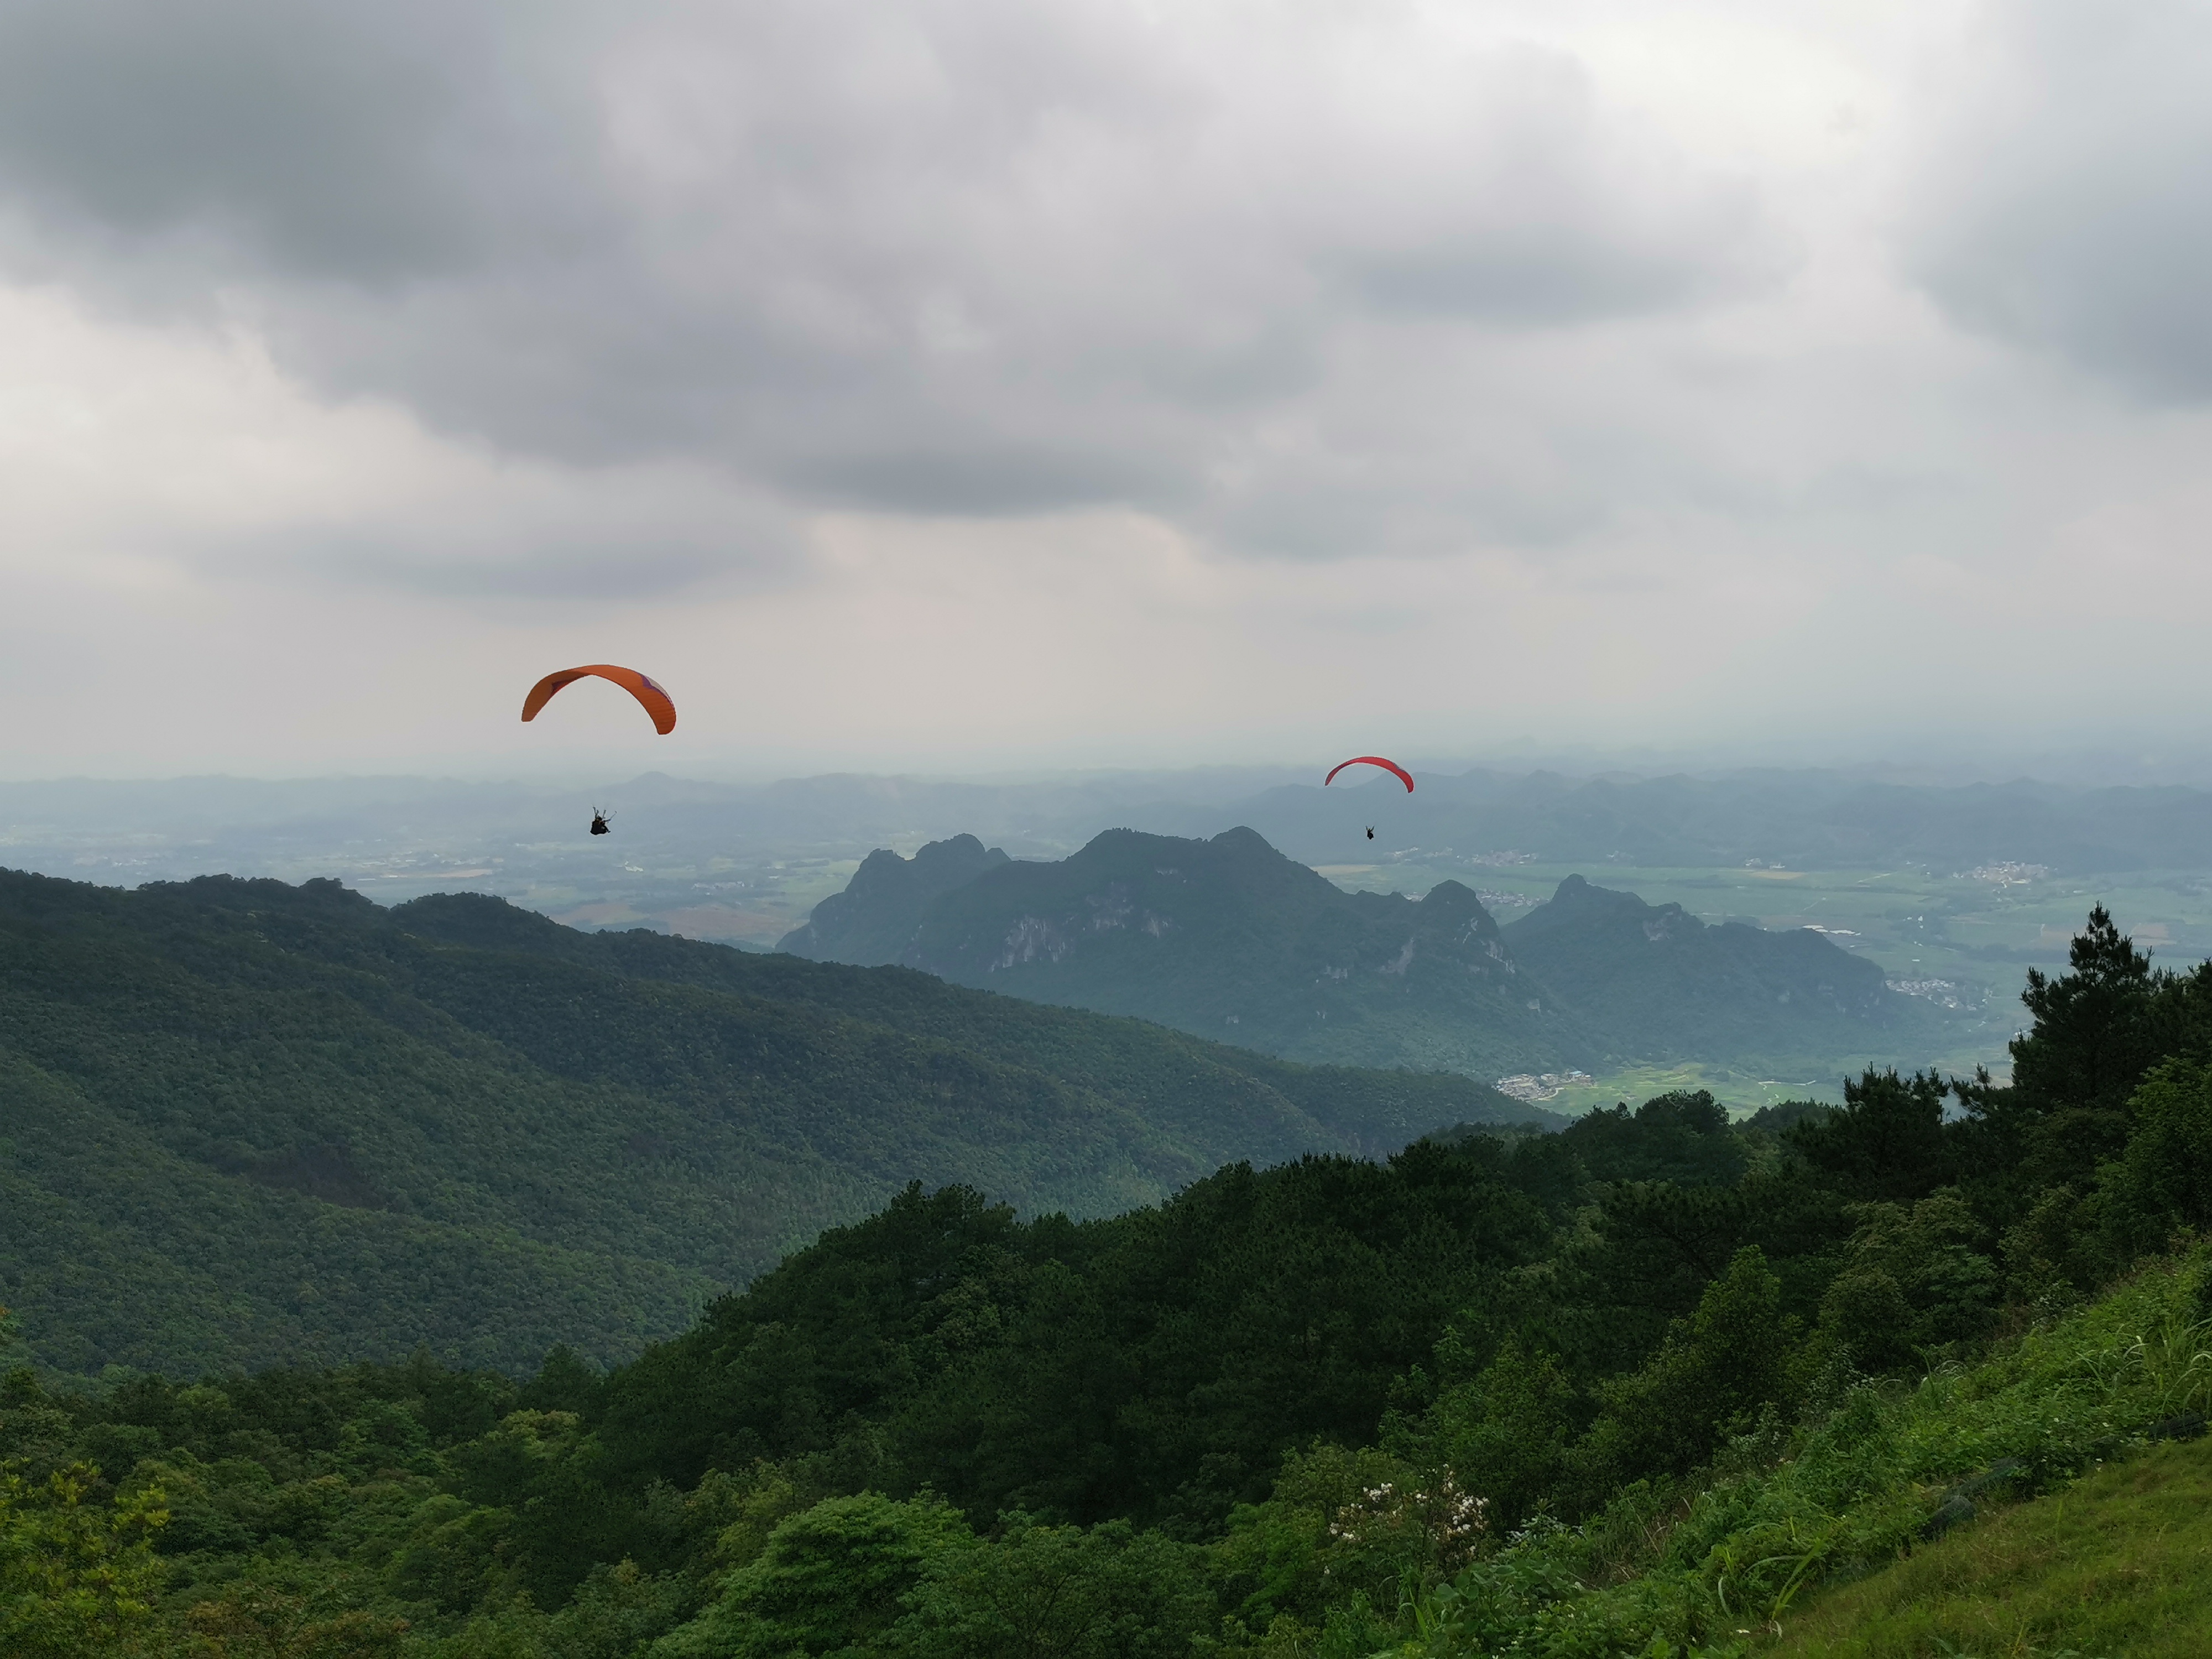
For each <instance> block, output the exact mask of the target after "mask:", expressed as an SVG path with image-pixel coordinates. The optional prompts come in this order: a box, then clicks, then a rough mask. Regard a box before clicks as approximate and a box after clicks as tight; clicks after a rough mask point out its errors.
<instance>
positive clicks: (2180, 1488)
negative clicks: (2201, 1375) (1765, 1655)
mask: <svg viewBox="0 0 2212 1659" xmlns="http://www.w3.org/2000/svg"><path fill="white" fill-rule="evenodd" d="M1769 1651H1770V1653H1771V1655H1773V1656H1775V1659H1939V1656H1941V1659H1950V1656H1954V1655H1955V1656H1960V1659H1965V1656H1972V1659H2059V1656H2062V1655H2079V1656H2081V1659H2121V1656H2126V1659H2185V1656H2187V1659H2197V1656H2202V1655H2204V1654H2208V1653H2212V1443H2208V1442H2204V1441H2198V1442H2196V1443H2191V1444H2185V1445H2167V1446H2160V1447H2156V1448H2154V1449H2150V1450H2148V1451H2146V1452H2144V1453H2142V1454H2141V1455H2137V1456H2135V1457H2132V1458H2130V1459H2128V1460H2127V1461H2125V1462H2122V1463H2119V1464H2117V1465H2112V1466H2108V1467H2106V1468H2103V1469H2100V1470H2099V1471H2097V1472H2096V1473H2094V1474H2091V1475H2089V1476H2087V1478H2086V1479H2084V1480H2081V1481H2079V1482H2077V1483H2076V1484H2075V1485H2074V1486H2069V1487H2068V1488H2066V1489H2064V1490H2063V1491H2062V1492H2057V1493H2054V1494H2053V1495H2051V1497H2048V1498H2040V1499H2038V1500H2037V1501H2035V1502H2033V1503H2029V1504H2019V1505H2016V1506H2015V1507H2014V1508H2012V1509H2009V1510H2003V1511H2001V1512H1998V1513H1996V1514H1993V1515H1989V1516H1984V1518H1982V1519H1980V1520H1978V1521H1977V1522H1974V1523H1973V1524H1972V1525H1970V1526H1967V1527H1965V1528H1960V1529H1959V1530H1958V1531H1955V1532H1954V1533H1952V1534H1950V1535H1949V1536H1948V1537H1945V1538H1943V1539H1942V1540H1940V1541H1937V1542H1936V1543H1935V1544H1932V1545H1929V1546H1928V1547H1925V1548H1923V1549H1922V1550H1920V1551H1919V1552H1917V1553H1915V1554H1914V1555H1912V1556H1911V1557H1910V1558H1909V1559H1905V1560H1904V1561H1900V1562H1899V1563H1898V1564H1897V1565H1894V1566H1892V1567H1889V1568H1887V1570H1885V1571H1881V1572H1880V1573H1877V1574H1876V1575H1875V1576H1874V1577H1871V1578H1868V1579H1865V1580H1863V1581H1862V1582H1860V1583H1856V1584H1851V1585H1848V1586H1846V1587H1844V1588H1843V1589H1837V1590H1835V1591H1833V1592H1832V1593H1830V1594H1829V1595H1826V1596H1824V1597H1823V1598H1821V1599H1820V1601H1818V1602H1816V1603H1814V1605H1813V1606H1812V1607H1810V1608H1809V1609H1808V1610H1807V1611H1806V1612H1805V1613H1803V1614H1802V1615H1801V1616H1800V1617H1798V1618H1796V1619H1795V1620H1791V1621H1790V1625H1789V1626H1788V1628H1787V1630H1786V1632H1785V1633H1784V1636H1783V1638H1782V1639H1781V1640H1780V1641H1778V1643H1776V1644H1774V1646H1773V1647H1772V1648H1771V1650H1769Z"/></svg>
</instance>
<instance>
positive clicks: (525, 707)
mask: <svg viewBox="0 0 2212 1659" xmlns="http://www.w3.org/2000/svg"><path fill="white" fill-rule="evenodd" d="M586 676H595V677H596V678H599V679H603V680H612V681H613V682H614V683H615V684H617V685H619V686H620V687H622V689H623V690H625V691H627V692H629V694H630V696H633V697H635V698H636V699H637V700H638V702H639V704H640V705H641V707H642V708H644V709H645V712H646V713H647V714H650V715H652V716H653V730H654V731H656V732H659V733H660V735H661V736H662V737H664V738H665V737H666V736H667V735H668V734H669V733H670V732H673V731H674V730H675V729H676V703H675V701H674V699H672V698H671V697H670V696H669V695H668V693H667V692H665V691H664V690H661V689H660V687H659V684H656V683H655V682H654V680H653V677H652V676H651V675H648V674H641V673H639V672H638V671H637V670H635V668H618V667H617V666H616V665H614V664H613V663H611V662H593V663H586V664H585V665H583V666H582V667H581V668H564V669H562V671H560V672H559V673H557V674H548V675H547V676H546V677H545V678H544V679H542V680H540V681H538V684H535V685H533V686H532V687H531V688H530V695H529V696H526V697H525V698H524V699H523V700H522V718H523V719H525V720H536V719H537V718H538V710H539V709H541V708H544V707H545V705H546V704H547V703H548V702H551V701H552V698H553V694H554V693H555V692H556V691H558V690H560V689H561V688H562V686H564V685H566V684H568V682H569V681H571V680H580V679H583V678H586Z"/></svg>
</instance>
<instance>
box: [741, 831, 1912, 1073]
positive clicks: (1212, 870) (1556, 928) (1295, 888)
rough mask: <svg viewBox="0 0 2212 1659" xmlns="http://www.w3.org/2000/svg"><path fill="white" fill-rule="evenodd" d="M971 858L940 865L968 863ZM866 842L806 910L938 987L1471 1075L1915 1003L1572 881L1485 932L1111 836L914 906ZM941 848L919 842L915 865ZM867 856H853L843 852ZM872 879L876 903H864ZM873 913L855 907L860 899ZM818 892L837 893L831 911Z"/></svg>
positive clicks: (1454, 902)
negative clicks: (833, 887)
mask: <svg viewBox="0 0 2212 1659" xmlns="http://www.w3.org/2000/svg"><path fill="white" fill-rule="evenodd" d="M969 846H970V848H974V849H975V850H974V851H968V850H965V849H963V853H962V854H959V856H964V857H966V858H967V859H969V860H970V861H971V862H973V861H974V860H975V854H976V853H977V852H980V850H981V849H980V843H975V842H973V841H972V838H971V840H970V842H969ZM894 858H895V855H893V854H885V853H878V854H875V855H874V856H873V857H872V859H871V860H869V862H870V864H871V865H875V866H878V870H877V873H876V874H875V875H874V876H873V877H872V878H871V881H870V883H869V885H868V890H867V892H866V893H863V892H861V891H860V890H859V884H858V883H857V882H856V883H855V884H854V889H852V890H848V891H847V892H846V893H844V894H841V895H839V896H837V898H836V899H833V900H830V901H826V902H825V903H824V905H823V907H822V908H823V909H824V910H829V911H830V912H831V916H832V918H833V920H834V922H835V929H834V930H828V929H823V928H821V927H811V928H807V929H801V930H799V931H798V932H796V933H793V934H792V935H790V936H789V937H788V938H787V939H786V940H785V941H784V947H785V948H786V949H787V950H793V951H802V952H808V953H812V952H821V951H825V942H826V941H827V940H828V939H830V938H831V937H832V936H833V932H834V934H835V936H842V937H847V938H852V939H865V940H866V948H867V949H869V950H870V951H888V950H889V949H890V942H891V940H892V939H893V937H894V936H895V935H896V933H898V931H899V930H900V929H902V928H903V929H905V930H906V936H905V939H904V941H903V943H902V945H899V946H898V948H897V950H896V960H897V961H898V962H900V963H903V964H904V965H906V966H908V967H910V968H919V969H923V970H925V971H927V972H929V973H932V974H935V975H939V977H941V978H944V979H949V980H951V981H954V982H956V983H957V984H962V985H973V986H978V987H988V988H990V989H993V990H998V991H1003V992H1006V993H1007V994H1010V995H1014V996H1020V997H1026V998H1030V999H1032V1000H1036V1001H1041V1002H1054V1003H1061V1004H1066V1005H1072V1006H1078V1007H1085V1008H1094V1009H1097V1010H1100V1011H1102V1012H1113V1013H1125V1014H1137V1015H1140V1016H1142V1017H1144V1018H1147V1019H1154V1020H1158V1021H1159V1022H1160V1023H1161V1024H1168V1025H1174V1026H1176V1027H1179V1028H1180V1029H1182V1030H1187V1031H1194V1032H1199V1033H1202V1034H1204V1035H1206V1036H1216V1037H1220V1038H1223V1039H1225V1040H1226V1041H1229V1042H1237V1043H1242V1044H1248V1045H1249V1046H1251V1047H1253V1048H1260V1049H1262V1050H1264V1051H1266V1052H1267V1053H1270V1054H1283V1055H1287V1056H1291V1057H1293V1058H1297V1059H1302V1060H1326V1061H1332V1062H1336V1063H1340V1064H1356V1065H1361V1066H1389V1065H1407V1066H1416V1067H1423V1068H1426V1067H1437V1066H1442V1067H1447V1068H1449V1069H1452V1070H1455V1071H1461V1072H1464V1073H1468V1075H1470V1076H1474V1077H1490V1078H1494V1077H1498V1076H1500V1075H1504V1074H1506V1073H1513V1072H1524V1071H1542V1070H1550V1069H1554V1068H1556V1067H1559V1066H1567V1065H1585V1066H1588V1065H1596V1064H1602V1063H1608V1062H1613V1061H1619V1060H1677V1059H1699V1060H1739V1059H1743V1058H1747V1057H1769V1056H1776V1055H1810V1054H1819V1055H1843V1054H1857V1053H1861V1052H1863V1053H1866V1054H1875V1053H1877V1052H1890V1051H1893V1050H1894V1048H1895V1046H1896V1045H1897V1043H1898V1042H1899V1040H1900V1039H1901V1038H1902V1039H1911V1038H1913V1037H1916V1036H1924V1035H1925V1034H1926V1032H1927V1031H1928V1030H1929V1028H1930V1026H1931V1024H1933V1018H1932V1016H1930V1015H1929V1012H1927V1011H1925V1010H1923V1009H1922V1008H1921V1007H1919V1006H1917V1005H1916V1004H1914V1003H1912V1002H1911V1000H1909V999H1907V998H1904V997H1900V996H1899V995H1897V994H1894V993H1893V992H1891V991H1890V990H1888V989H1887V987H1886V986H1885V985H1884V983H1883V981H1882V974H1881V969H1880V968H1879V967H1877V966H1876V965H1875V963H1871V962H1869V961H1866V960H1864V959H1863V958H1860V957H1853V956H1851V955H1850V953H1849V952H1847V951H1842V950H1840V949H1838V947H1837V946H1836V945H1833V944H1832V943H1831V942H1830V941H1829V940H1828V939H1826V938H1825V937H1823V936H1822V935H1820V934H1819V933H1814V932H1812V931H1810V930H1808V929H1799V930H1794V931H1791V932H1787V933H1769V932H1766V931H1764V930H1762V929H1760V928H1757V927H1747V926H1742V925H1740V924H1730V925H1728V926H1723V927H1706V926H1705V924H1704V923H1702V922H1700V921H1698V920H1697V919H1696V918H1695V917H1693V916H1691V915H1687V914H1686V913H1685V912H1684V911H1683V910H1682V908H1680V906H1679V905H1664V906H1658V907H1654V906H1650V905H1647V904H1645V903H1644V901H1643V900H1641V899H1639V898H1638V897H1636V896H1634V895H1633V894H1629V893H1616V892H1610V891H1607V890H1605V889H1602V888H1598V887H1593V886H1591V885H1590V884H1589V883H1588V882H1586V881H1584V880H1583V878H1581V877H1579V876H1577V877H1573V878H1569V879H1568V880H1567V881H1565V882H1564V883H1562V884H1560V887H1559V891H1558V893H1557V894H1556V896H1554V897H1553V899H1552V900H1551V901H1550V902H1547V903H1546V904H1544V905H1542V906H1540V907H1539V908H1537V909H1536V910H1534V911H1533V912H1532V913H1531V914H1529V915H1527V916H1525V917H1523V918H1522V919H1521V920H1520V921H1516V922H1515V923H1514V924H1513V925H1512V926H1511V927H1508V928H1505V929H1503V930H1501V929H1500V928H1499V927H1498V923H1497V921H1495V920H1494V919H1493V918H1492V916H1491V915H1490V913H1489V912H1488V911H1487V910H1486V908H1484V907H1483V905H1482V903H1481V902H1480V900H1479V899H1478V898H1477V897H1476V896H1475V895H1474V893H1473V892H1471V891H1470V890H1468V889H1467V888H1466V887H1464V886H1462V884H1460V883H1458V882H1455V881H1447V882H1443V883H1442V884H1438V885H1437V886H1436V887H1434V888H1432V889H1431V890H1430V891H1429V892H1428V893H1427V895H1425V896H1424V897H1422V898H1420V899H1413V898H1410V897H1407V896H1404V895H1401V894H1395V893H1393V894H1387V895H1386V894H1381V893H1368V892H1362V893H1349V892H1346V891H1345V890H1342V889H1340V888H1339V887H1337V886H1336V885H1335V884H1334V883H1331V882H1329V881H1328V880H1327V879H1325V878H1322V876H1320V875H1318V874H1316V872H1314V871H1312V870H1311V869H1309V868H1308V867H1306V866H1304V865H1301V864H1298V863H1297V862H1295V861H1294V860H1291V859H1288V858H1285V856H1284V855H1283V854H1280V853H1279V852H1277V851H1276V850H1275V849H1274V848H1273V847H1270V846H1269V845H1268V844H1267V842H1266V841H1265V840H1264V839H1263V838H1262V837H1261V836H1259V835H1258V834H1257V833H1255V831H1253V830H1251V829H1231V830H1228V831H1226V832H1225V833H1224V834H1222V835H1219V836H1214V837H1212V839H1211V840H1207V841H1192V840H1183V839H1180V838H1176V837H1172V836H1152V835H1145V834H1141V833H1139V832H1137V831H1134V830H1127V829H1115V830H1109V831H1107V832H1106V833H1105V834H1103V835H1101V836H1097V838H1096V839H1095V840H1093V841H1092V842H1091V844H1090V845H1089V846H1087V847H1085V848H1083V849H1082V851H1080V852H1079V853H1077V854H1073V856H1072V857H1069V858H1067V859H1065V860H1059V861H1056V862H1042V861H1039V862H1024V863H1016V862H1006V863H1002V864H994V865H993V866H991V867H989V868H987V869H983V870H981V871H980V872H978V873H977V874H976V875H975V876H974V877H973V878H970V879H969V880H968V881H967V882H965V883H963V884H959V885H957V886H952V887H950V888H948V889H946V890H944V891H943V892H941V893H940V894H939V896H936V897H934V898H933V899H930V900H929V901H928V902H927V903H925V904H923V905H922V906H921V908H920V911H919V914H918V916H916V917H915V919H914V920H912V921H908V916H909V915H913V914H914V913H913V911H912V910H911V908H910V900H911V896H912V893H913V890H914V887H915V884H918V883H919V882H920V881H921V879H922V877H921V875H920V874H919V873H917V875H916V876H915V877H914V878H908V880H907V881H906V882H904V883H902V881H901V880H900V879H899V878H896V876H894V875H893V873H892V872H891V869H890V864H889V863H888V862H881V863H879V861H888V860H894ZM914 863H915V866H921V865H923V864H925V863H927V865H928V866H929V867H930V869H931V870H933V871H937V872H942V871H944V870H946V869H948V868H949V867H950V866H951V858H950V857H948V855H946V854H941V853H938V852H936V851H934V850H933V849H931V848H924V849H923V852H922V853H921V854H920V855H918V856H917V858H916V860H915V861H914ZM864 867H865V866H864ZM871 894H880V895H883V897H882V899H881V900H880V901H876V900H872V899H871V897H870V895H871ZM878 902H879V904H880V908H873V907H875V906H876V905H877V904H878ZM832 907H834V908H832Z"/></svg>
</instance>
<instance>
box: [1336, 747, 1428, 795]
mask: <svg viewBox="0 0 2212 1659" xmlns="http://www.w3.org/2000/svg"><path fill="white" fill-rule="evenodd" d="M1345 766H1379V767H1381V768H1382V769H1383V770H1384V771H1385V772H1389V773H1390V774H1391V775H1394V776H1395V777H1396V779H1397V780H1398V781H1399V782H1401V783H1402V784H1404V785H1405V786H1406V793H1407V794H1409V795H1410V794H1412V793H1413V774H1412V773H1411V772H1408V771H1407V769H1405V768H1404V767H1402V766H1401V765H1399V764H1398V763H1397V762H1395V761H1394V760H1384V759H1383V757H1382V756H1380V755H1354V756H1353V757H1352V758H1351V759H1350V760H1348V761H1346V762H1345V763H1344V766H1339V767H1334V768H1332V769H1331V770H1330V772H1329V775H1328V776H1327V777H1325V778H1323V779H1322V781H1321V787H1322V788H1324V789H1326V788H1328V786H1329V785H1331V784H1332V783H1334V782H1335V781H1336V775H1337V773H1339V772H1341V771H1342V770H1344V767H1345Z"/></svg>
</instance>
